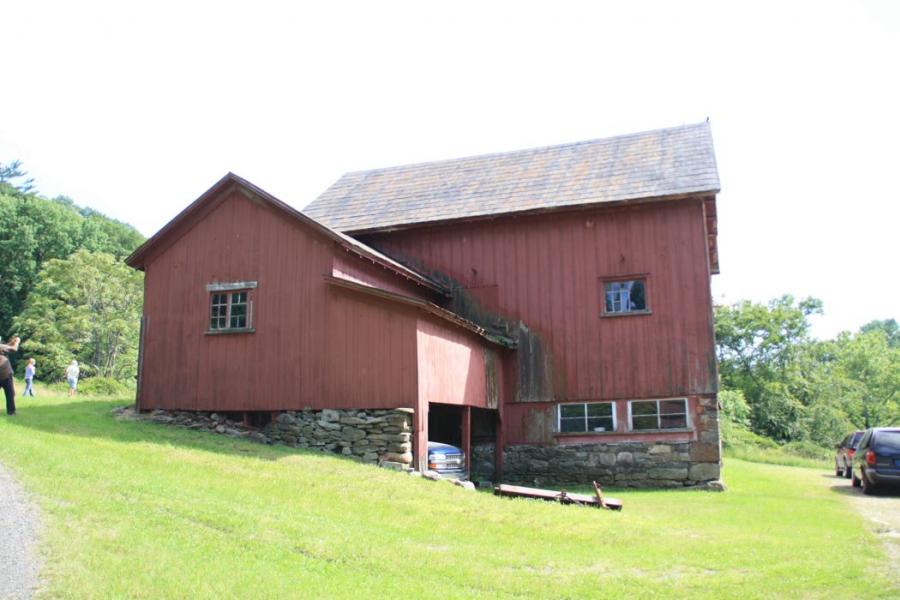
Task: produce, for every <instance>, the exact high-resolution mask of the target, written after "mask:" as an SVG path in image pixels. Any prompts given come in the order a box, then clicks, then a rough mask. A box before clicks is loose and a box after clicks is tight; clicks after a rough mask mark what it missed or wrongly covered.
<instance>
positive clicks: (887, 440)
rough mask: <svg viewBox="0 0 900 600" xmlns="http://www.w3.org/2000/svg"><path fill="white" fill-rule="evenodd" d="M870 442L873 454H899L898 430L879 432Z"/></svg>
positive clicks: (899, 431)
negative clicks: (887, 452) (886, 452)
mask: <svg viewBox="0 0 900 600" xmlns="http://www.w3.org/2000/svg"><path fill="white" fill-rule="evenodd" d="M874 437H875V439H874V440H872V448H873V449H874V450H875V452H879V451H881V452H884V451H889V452H900V430H897V431H879V432H878V433H876V434H875V436H874Z"/></svg>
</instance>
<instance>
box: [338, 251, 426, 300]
mask: <svg viewBox="0 0 900 600" xmlns="http://www.w3.org/2000/svg"><path fill="white" fill-rule="evenodd" d="M331 274H332V275H333V276H334V277H339V278H341V279H346V280H348V281H353V282H355V283H360V284H362V285H367V286H369V287H376V288H379V289H382V290H387V291H389V292H395V293H397V294H403V295H405V296H412V297H413V298H419V299H421V300H426V301H429V302H431V301H434V299H435V298H434V294H433V293H432V292H430V291H429V290H426V289H425V288H423V287H422V286H420V285H416V284H415V283H412V282H410V281H408V280H406V279H402V278H400V277H396V276H394V275H392V274H391V273H389V272H387V271H386V270H385V269H383V268H382V267H379V266H378V265H374V264H372V263H368V262H367V261H366V260H365V259H361V258H359V257H358V256H355V255H352V254H350V253H349V252H347V251H344V252H337V253H336V254H335V256H334V262H333V264H332V272H331Z"/></svg>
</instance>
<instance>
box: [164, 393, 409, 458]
mask: <svg viewBox="0 0 900 600" xmlns="http://www.w3.org/2000/svg"><path fill="white" fill-rule="evenodd" d="M148 417H149V419H151V420H153V421H155V422H158V423H165V424H171V425H180V426H183V427H187V428H189V429H204V430H208V431H213V432H216V433H220V434H225V435H229V436H232V437H244V438H248V439H251V440H254V441H257V442H260V443H264V444H285V445H287V446H292V447H295V448H311V449H318V450H322V451H323V452H333V453H335V454H341V455H344V456H348V457H354V458H356V459H358V460H360V461H362V462H365V463H372V464H379V465H381V466H383V467H390V468H396V469H399V470H406V469H409V468H411V466H412V463H413V455H412V417H413V411H412V409H407V408H397V409H389V410H358V409H350V410H335V409H323V410H302V411H287V412H282V413H280V414H279V415H278V416H277V417H276V418H275V420H274V421H272V422H271V423H269V424H268V425H266V426H265V427H263V428H262V429H261V430H257V429H255V428H249V427H245V426H244V425H243V424H242V423H241V422H239V421H234V420H232V419H231V418H229V417H228V416H227V415H225V414H221V413H209V412H191V411H165V410H154V411H153V412H151V413H150V414H149V415H148Z"/></svg>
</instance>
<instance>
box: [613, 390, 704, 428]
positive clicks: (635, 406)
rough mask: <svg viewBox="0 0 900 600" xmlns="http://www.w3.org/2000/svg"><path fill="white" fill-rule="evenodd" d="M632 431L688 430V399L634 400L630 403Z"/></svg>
mask: <svg viewBox="0 0 900 600" xmlns="http://www.w3.org/2000/svg"><path fill="white" fill-rule="evenodd" d="M628 419H629V421H630V422H631V429H632V430H633V431H639V430H642V429H686V428H687V427H689V421H688V411H687V399H686V398H675V399H671V400H634V401H631V402H629V403H628Z"/></svg>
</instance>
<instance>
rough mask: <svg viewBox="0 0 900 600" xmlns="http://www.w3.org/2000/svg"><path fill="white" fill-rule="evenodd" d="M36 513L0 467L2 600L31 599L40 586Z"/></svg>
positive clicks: (0, 570)
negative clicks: (37, 586) (38, 585)
mask: <svg viewBox="0 0 900 600" xmlns="http://www.w3.org/2000/svg"><path fill="white" fill-rule="evenodd" d="M36 540H37V511H36V510H35V509H34V507H33V506H32V505H31V504H30V503H29V502H28V498H27V497H26V496H25V493H24V492H23V491H22V488H21V487H20V486H19V485H18V484H17V483H16V482H15V480H14V479H13V477H12V475H11V474H10V472H9V471H8V470H6V469H5V468H4V467H3V465H0V599H2V600H8V599H10V598H15V599H16V600H18V599H20V598H31V594H32V592H33V591H34V588H35V586H36V585H37V581H38V579H37V574H38V567H39V555H38V552H37V547H36V543H35V542H36Z"/></svg>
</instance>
